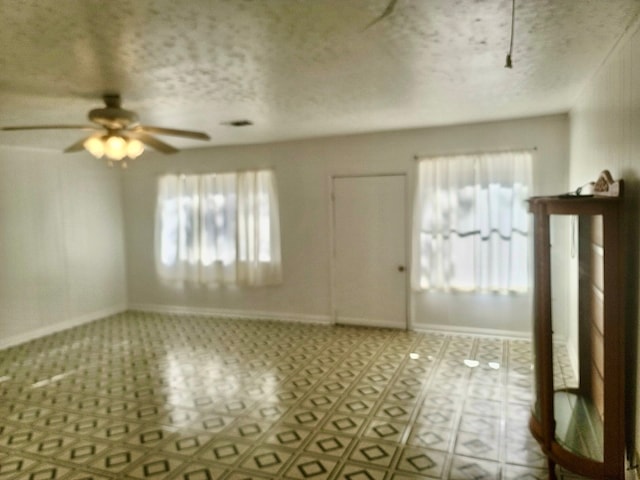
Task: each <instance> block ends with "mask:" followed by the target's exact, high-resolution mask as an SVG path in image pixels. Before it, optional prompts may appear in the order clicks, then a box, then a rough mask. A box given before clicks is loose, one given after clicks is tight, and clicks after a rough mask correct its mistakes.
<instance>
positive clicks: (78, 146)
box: [64, 135, 91, 153]
mask: <svg viewBox="0 0 640 480" xmlns="http://www.w3.org/2000/svg"><path fill="white" fill-rule="evenodd" d="M87 138H91V135H89V136H88V137H84V138H81V139H80V140H78V141H77V142H76V143H73V144H71V145H69V146H68V147H67V148H65V149H64V153H72V152H79V151H80V150H84V142H86V141H87Z"/></svg>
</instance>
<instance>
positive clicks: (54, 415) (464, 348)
mask: <svg viewBox="0 0 640 480" xmlns="http://www.w3.org/2000/svg"><path fill="white" fill-rule="evenodd" d="M558 361H559V362H560V365H565V364H566V358H564V357H562V356H561V355H560V354H559V359H558ZM562 362H564V363H562ZM565 370H567V372H564V373H565V376H564V377H562V378H560V379H559V381H562V382H564V384H567V385H569V384H570V383H571V382H572V381H575V379H573V378H572V376H571V372H570V371H569V370H568V369H566V368H565ZM530 401H531V344H530V343H529V342H527V341H524V340H503V339H494V338H489V337H474V336H466V335H453V334H446V333H415V332H404V331H396V330H385V329H376V328H359V327H343V326H335V327H326V326H317V325H308V324H303V323H285V322H277V321H251V320H238V319H233V318H207V317H200V316H177V315H161V314H154V313H143V312H127V313H123V314H119V315H115V316H112V317H108V318H105V319H102V320H98V321H95V322H92V323H88V324H85V325H82V326H79V327H76V328H72V329H69V330H65V331H62V332H58V333H55V334H53V335H49V336H47V337H43V338H40V339H37V340H34V341H32V342H29V343H25V344H23V345H19V346H16V347H13V348H9V349H5V350H1V351H0V480H22V479H29V480H51V479H60V480H89V479H93V480H105V479H111V480H113V479H115V478H127V479H129V480H134V479H139V480H145V479H157V480H160V479H163V480H164V479H166V480H174V479H175V480H240V479H254V478H255V479H269V478H282V479H289V480H294V479H318V480H320V479H329V480H334V479H339V478H340V479H348V480H391V479H396V480H406V479H416V478H436V479H463V478H475V479H484V478H491V479H493V478H495V479H497V478H503V480H509V479H515V478H519V479H520V478H522V479H539V478H544V475H545V470H544V465H545V463H544V457H543V456H542V455H541V453H540V450H539V448H538V447H537V444H536V442H535V441H534V440H533V439H532V438H531V435H530V434H529V432H528V427H527V424H528V417H529V403H530Z"/></svg>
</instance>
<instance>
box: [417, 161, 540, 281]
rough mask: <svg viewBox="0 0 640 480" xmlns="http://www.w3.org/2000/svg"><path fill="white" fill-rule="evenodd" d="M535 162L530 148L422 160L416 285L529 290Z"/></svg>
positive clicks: (418, 190) (419, 170)
mask: <svg viewBox="0 0 640 480" xmlns="http://www.w3.org/2000/svg"><path fill="white" fill-rule="evenodd" d="M531 162H532V156H531V152H528V151H520V152H499V153H486V154H478V155H457V156H446V157H436V158H426V159H423V160H421V161H420V162H419V164H418V184H417V187H416V194H415V201H414V218H413V255H412V279H411V280H412V282H411V283H412V287H413V288H414V289H415V290H441V291H481V292H500V293H508V292H525V291H527V289H528V285H529V273H528V263H529V261H528V250H529V248H528V246H529V241H528V238H527V236H528V231H529V227H528V226H529V218H528V214H527V207H526V202H525V200H526V199H527V197H528V196H529V192H530V185H531Z"/></svg>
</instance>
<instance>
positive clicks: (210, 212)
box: [200, 173, 237, 285]
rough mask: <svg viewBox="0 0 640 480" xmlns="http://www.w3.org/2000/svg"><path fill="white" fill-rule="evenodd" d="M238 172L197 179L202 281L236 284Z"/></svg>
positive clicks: (204, 176)
mask: <svg viewBox="0 0 640 480" xmlns="http://www.w3.org/2000/svg"><path fill="white" fill-rule="evenodd" d="M236 183H237V175H236V174H235V173H223V174H212V175H203V176H202V177H201V178H200V201H201V206H200V248H201V252H202V253H201V258H200V260H201V270H200V281H201V282H202V283H221V284H229V285H232V284H234V283H236V223H237V218H236V217H237V194H236Z"/></svg>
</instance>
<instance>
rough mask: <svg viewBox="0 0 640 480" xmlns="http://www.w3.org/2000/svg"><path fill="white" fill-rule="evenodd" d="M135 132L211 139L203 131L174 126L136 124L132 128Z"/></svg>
mask: <svg viewBox="0 0 640 480" xmlns="http://www.w3.org/2000/svg"><path fill="white" fill-rule="evenodd" d="M132 130H133V131H137V132H145V133H153V134H156V135H172V136H174V137H185V138H193V139H194V140H211V137H210V136H209V135H207V134H206V133H204V132H194V131H192V130H178V129H176V128H164V127H152V126H150V125H138V126H137V127H134V128H133V129H132Z"/></svg>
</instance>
